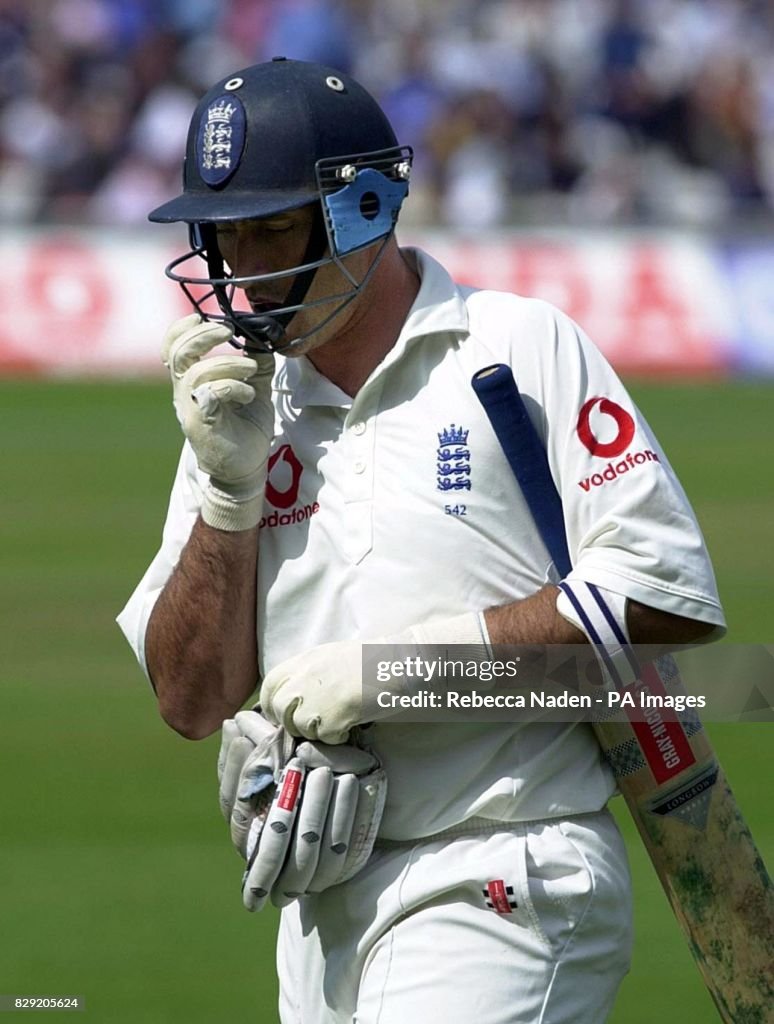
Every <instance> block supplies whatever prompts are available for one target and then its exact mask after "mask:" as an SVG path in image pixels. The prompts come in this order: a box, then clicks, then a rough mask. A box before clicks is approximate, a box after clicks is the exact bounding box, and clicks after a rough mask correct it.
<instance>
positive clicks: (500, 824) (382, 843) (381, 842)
mask: <svg viewBox="0 0 774 1024" xmlns="http://www.w3.org/2000/svg"><path fill="white" fill-rule="evenodd" d="M609 814H610V812H609V811H608V810H607V809H606V808H603V809H602V810H599V811H586V812H584V813H583V814H563V815H560V816H559V817H556V816H553V817H550V818H532V819H530V820H529V821H496V820H495V819H494V818H466V819H465V821H461V822H460V823H459V824H458V825H452V826H451V827H450V828H445V829H442V830H441V831H440V832H433V833H432V834H431V835H429V836H418V837H417V838H415V839H382V838H381V836H377V839H376V842H375V843H374V849H378V850H394V849H398V848H400V847H403V848H405V847H408V846H417V845H419V844H420V843H435V842H438V841H439V840H442V839H459V838H461V837H463V836H491V835H495V834H496V833H497V832H531V831H533V830H534V829H535V828H538V827H539V826H541V825H556V824H558V823H559V822H560V821H582V820H583V819H584V818H596V817H599V816H600V815H603V816H605V817H607V816H609Z"/></svg>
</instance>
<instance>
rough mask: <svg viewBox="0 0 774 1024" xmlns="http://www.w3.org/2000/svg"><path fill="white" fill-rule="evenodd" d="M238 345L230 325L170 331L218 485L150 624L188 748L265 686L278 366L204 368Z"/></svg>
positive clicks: (189, 420) (188, 323)
mask: <svg viewBox="0 0 774 1024" xmlns="http://www.w3.org/2000/svg"><path fill="white" fill-rule="evenodd" d="M231 338H232V330H231V328H230V327H228V326H227V325H225V324H218V323H212V322H210V321H204V322H202V321H201V318H200V317H199V316H198V315H196V314H194V315H192V316H189V317H185V318H184V319H182V320H179V321H178V322H177V323H175V324H173V325H172V327H171V328H170V329H169V331H168V332H167V336H166V338H165V339H164V346H163V350H162V358H163V360H164V363H165V364H166V365H167V366H168V367H169V371H170V376H171V378H172V386H173V394H174V405H175V411H176V413H177V418H178V421H179V422H180V425H181V427H182V429H183V433H184V434H185V436H186V438H187V439H188V442H189V444H190V446H191V448H192V450H193V452H194V455H195V456H196V462H197V465H198V467H199V469H200V470H201V472H202V473H204V474H206V475H207V476H208V477H209V480H208V482H207V485H206V487H205V489H204V494H203V498H202V502H201V509H200V518H199V519H198V520H197V521H196V522H195V523H194V526H193V529H192V531H191V534H190V536H189V538H188V541H187V542H186V544H185V546H184V548H183V549H182V551H181V553H180V558H179V560H178V562H177V565H176V567H175V569H174V571H173V573H172V575H171V576H170V577H169V579H168V581H167V583H166V585H165V586H164V589H163V590H162V592H161V594H160V595H159V597H158V600H157V602H156V605H155V607H154V609H153V612H152V613H151V616H150V619H149V620H148V626H147V629H146V633H145V662H146V667H147V670H148V674H149V676H150V678H151V680H152V682H153V685H154V688H155V690H156V693H157V694H158V699H159V708H160V711H161V714H162V717H163V718H164V720H165V721H166V722H167V723H168V724H169V725H171V726H172V728H173V729H175V730H177V732H179V733H181V734H182V735H183V736H186V737H187V738H189V739H202V738H203V737H205V736H209V735H210V733H213V732H215V730H216V729H218V728H219V727H220V725H221V723H222V721H223V719H224V718H230V717H231V716H232V715H233V714H234V713H235V712H236V711H237V710H238V709H239V708H240V707H241V706H242V704H243V703H244V702H245V700H246V699H247V698H248V697H249V696H250V694H251V693H252V692H253V690H254V689H255V686H256V683H257V676H258V660H257V651H256V567H257V560H258V532H259V525H258V524H259V522H260V518H261V513H262V509H263V497H264V488H265V485H266V472H267V463H268V458H269V447H270V444H271V439H272V434H273V427H274V408H273V406H272V401H271V379H272V374H273V368H274V360H273V357H272V356H260V355H259V356H255V357H252V358H247V357H243V356H235V355H218V356H210V357H209V358H203V357H205V356H208V354H209V353H211V351H212V349H213V348H216V347H217V346H218V345H221V344H223V343H225V342H228V341H229V340H231Z"/></svg>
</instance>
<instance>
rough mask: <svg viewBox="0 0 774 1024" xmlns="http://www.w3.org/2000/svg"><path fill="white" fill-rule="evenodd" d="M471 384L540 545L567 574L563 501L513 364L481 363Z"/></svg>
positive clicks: (560, 569)
mask: <svg viewBox="0 0 774 1024" xmlns="http://www.w3.org/2000/svg"><path fill="white" fill-rule="evenodd" d="M471 384H472V386H473V390H474V391H475V392H476V395H477V396H478V400H479V402H481V405H482V406H483V407H484V412H485V413H486V414H487V417H488V418H489V422H490V423H491V424H492V428H493V430H494V432H495V434H496V436H497V440H498V441H499V442H500V447H501V448H502V450H503V454H504V455H505V457H506V459H507V460H508V465H509V466H510V467H511V469H512V470H513V475H514V476H515V477H516V480H517V481H518V484H519V487H521V490H522V493H523V495H524V499H525V501H526V502H527V506H528V507H529V510H530V512H531V513H532V518H533V519H534V520H535V525H536V526H537V528H538V532H539V533H540V536H541V537H542V539H543V543H544V544H545V546H546V548H547V549H548V553H549V555H550V556H551V558H552V560H553V563H554V565H555V566H556V568H557V569H558V570H559V573H560V574H561V575H562V576H566V575H567V574H568V573H569V572H570V570H571V568H572V562H571V561H570V553H569V551H568V550H567V536H566V534H565V530H564V513H563V512H562V500H561V498H560V497H559V492H558V491H557V489H556V485H555V484H554V479H553V477H552V476H551V468H550V466H549V465H548V457H547V456H546V452H545V448H544V447H543V443H542V442H541V440H540V437H539V435H538V432H537V431H536V430H535V427H534V426H533V424H532V420H531V419H530V418H529V416H528V415H527V410H526V409H525V407H524V402H523V400H522V397H521V395H520V394H519V389H518V388H517V387H516V381H515V380H514V379H513V373H512V372H511V368H510V366H506V364H505V363H495V364H494V365H493V366H485V367H484V368H483V369H481V370H479V371H478V372H477V373H475V374H474V375H473V379H472V380H471Z"/></svg>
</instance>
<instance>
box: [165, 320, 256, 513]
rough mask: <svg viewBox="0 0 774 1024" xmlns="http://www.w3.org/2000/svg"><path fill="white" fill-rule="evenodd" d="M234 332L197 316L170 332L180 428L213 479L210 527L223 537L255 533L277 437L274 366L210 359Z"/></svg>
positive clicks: (208, 499)
mask: <svg viewBox="0 0 774 1024" xmlns="http://www.w3.org/2000/svg"><path fill="white" fill-rule="evenodd" d="M232 336H233V331H232V330H231V328H230V327H227V326H226V325H225V324H218V323H210V322H209V321H205V322H202V320H201V317H199V316H198V314H196V313H193V314H192V315H191V316H187V317H185V318H184V319H182V320H178V321H177V322H176V323H175V324H173V325H172V327H171V328H170V329H169V331H168V332H167V336H166V338H165V339H164V345H163V349H162V359H163V361H164V363H165V365H166V366H167V367H169V372H170V375H171V377H172V386H173V389H174V405H175V411H176V413H177V418H178V420H179V421H180V426H181V427H182V428H183V433H184V434H185V436H186V437H187V438H188V440H189V442H190V444H191V447H192V448H193V450H194V452H195V454H196V460H197V462H198V464H199V468H200V469H201V470H202V472H204V473H207V474H208V475H209V477H210V484H209V487H208V489H207V491H206V492H205V496H204V503H203V505H202V519H203V520H204V521H205V523H207V524H208V525H210V526H214V527H216V528H217V529H219V530H231V531H235V530H248V529H250V528H252V527H254V526H256V525H257V523H258V521H259V520H260V518H261V513H262V511H263V492H264V487H265V485H266V467H267V462H268V458H269V447H270V445H271V440H272V436H273V431H274V410H273V407H272V402H271V380H272V376H273V372H274V358H273V356H270V355H261V356H257V357H255V358H248V357H246V356H238V355H233V356H231V355H222V356H212V357H210V358H209V359H203V358H202V357H203V356H205V355H206V354H207V353H208V352H210V351H211V350H212V349H213V348H215V347H216V346H217V345H221V344H223V343H224V342H227V341H228V340H229V339H230V338H231V337H232Z"/></svg>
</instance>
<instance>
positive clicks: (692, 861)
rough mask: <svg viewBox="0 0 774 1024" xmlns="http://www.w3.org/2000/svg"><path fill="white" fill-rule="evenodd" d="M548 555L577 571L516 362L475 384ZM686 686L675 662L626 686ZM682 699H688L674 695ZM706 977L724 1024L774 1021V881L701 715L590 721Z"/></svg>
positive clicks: (636, 714) (628, 711)
mask: <svg viewBox="0 0 774 1024" xmlns="http://www.w3.org/2000/svg"><path fill="white" fill-rule="evenodd" d="M472 385H473V389H474V391H475V392H476V394H477V396H478V398H479V400H480V402H481V404H482V406H483V407H484V410H485V412H486V414H487V416H488V418H489V421H490V423H491V424H492V428H493V429H494V432H495V434H496V436H497V438H498V441H499V442H500V445H501V447H502V449H503V452H504V454H505V456H506V458H507V460H508V463H509V465H510V467H511V469H512V470H513V472H514V475H515V476H516V479H517V481H518V483H519V485H520V487H521V489H522V492H523V494H524V497H525V500H526V502H527V504H528V506H529V508H530V511H531V513H532V516H533V518H534V520H535V523H536V525H537V527H538V530H539V532H540V534H541V536H542V538H543V541H544V543H545V544H546V547H547V548H548V551H549V553H550V554H551V557H552V559H553V561H554V563H555V565H556V567H557V569H558V570H559V572H560V573H561V574H562V575H563V576H564V575H566V574H567V573H568V572H569V571H570V569H571V563H570V558H569V554H568V550H567V542H566V537H565V531H564V518H563V514H562V506H561V500H560V498H559V494H558V492H557V490H556V487H555V485H554V482H553V479H552V477H551V471H550V467H549V465H548V459H547V457H546V453H545V450H544V448H543V445H542V442H541V440H540V437H539V436H538V434H537V431H536V430H535V428H534V426H533V424H532V422H531V420H530V419H529V416H528V415H527V411H526V409H525V408H524V404H523V402H522V399H521V395H520V394H519V391H518V388H517V387H516V382H515V381H514V379H513V374H512V372H511V369H510V367H508V366H506V365H504V364H497V365H495V366H489V367H485V368H484V369H482V370H479V371H478V373H476V374H475V375H474V377H473V380H472ZM622 689H623V690H624V691H625V692H629V693H631V694H632V696H633V697H634V698H635V699H634V700H633V701H632V705H635V707H639V706H640V701H639V700H638V699H637V698H638V696H639V692H640V691H641V692H647V693H649V694H651V695H661V696H666V695H672V696H678V695H681V694H684V693H685V691H684V689H683V686H682V682H681V680H680V676H679V672H678V670H677V665H676V664H675V662H674V659H673V658H671V657H669V656H666V657H662V658H658V659H656V660H655V661H653V662H649V663H647V664H644V665H642V666H641V667H640V672H639V674H638V678H636V679H635V680H634V681H633V682H632V683H629V684H628V685H626V686H624V687H623V688H622ZM676 703H677V704H678V706H679V702H676ZM592 727H593V729H594V732H595V734H596V736H597V739H598V741H599V743H600V746H601V748H602V751H603V753H604V756H605V758H606V759H607V761H608V763H609V764H610V766H611V768H612V770H613V772H614V774H615V777H616V780H617V783H618V788H619V790H620V792H621V794H622V796H623V797H624V799H625V801H626V803H627V805H628V807H629V810H630V812H631V814H632V817H633V818H634V821H635V823H636V825H637V829H638V830H639V833H640V836H641V837H642V840H643V843H644V844H645V848H646V849H647V851H648V854H649V855H650V858H651V861H652V862H653V866H654V868H655V870H656V873H657V875H658V877H659V879H660V881H661V884H662V886H663V887H664V891H665V892H666V895H667V898H668V900H669V903H670V905H671V907H672V910H673V911H674V914H675V917H676V918H677V920H678V922H679V924H680V926H681V928H682V930H683V932H684V933H685V936H686V938H687V940H688V944H689V946H690V949H691V952H692V953H693V956H694V958H695V960H696V963H697V965H698V968H699V970H700V971H701V974H702V977H703V978H704V982H705V984H706V986H707V988H708V990H709V992H710V994H711V996H712V998H713V1000H714V1002H715V1005H716V1006H717V1009H718V1013H719V1015H720V1019H721V1020H722V1021H724V1022H725V1024H774V887H772V883H771V879H770V877H769V875H768V873H767V871H766V866H765V864H764V863H763V859H762V858H761V855H760V853H759V852H758V850H757V848H756V846H755V842H754V840H753V837H752V835H751V833H750V830H749V828H748V827H747V825H746V823H745V820H744V818H743V816H742V813H741V811H740V809H739V806H738V804H737V802H736V800H735V798H734V795H733V793H732V792H731V789H730V787H729V785H728V782H727V780H726V777H725V775H724V774H723V770H722V768H721V766H720V764H719V763H718V759H717V757H716V755H715V752H714V750H713V748H712V745H711V743H710V741H709V739H708V737H707V735H706V733H705V731H704V728H703V726H702V724H701V721H700V720H699V718H698V717H697V716H696V714H695V712H693V711H692V710H688V711H686V712H683V713H679V712H676V711H674V710H672V709H671V708H669V707H663V708H660V709H658V710H655V711H654V712H653V713H652V714H651V713H649V714H648V715H647V717H644V716H643V715H642V712H641V711H634V710H632V708H631V706H630V705H627V707H625V708H624V707H619V708H617V709H615V711H614V712H613V713H612V714H611V716H610V717H604V718H603V719H601V720H598V721H595V722H594V723H593V724H592Z"/></svg>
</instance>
